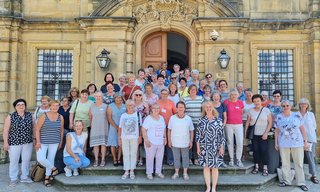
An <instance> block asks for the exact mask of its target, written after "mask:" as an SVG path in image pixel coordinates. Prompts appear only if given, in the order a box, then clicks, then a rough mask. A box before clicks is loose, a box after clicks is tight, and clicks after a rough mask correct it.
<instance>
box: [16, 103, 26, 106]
mask: <svg viewBox="0 0 320 192" xmlns="http://www.w3.org/2000/svg"><path fill="white" fill-rule="evenodd" d="M17 106H25V104H24V103H18V104H17Z"/></svg>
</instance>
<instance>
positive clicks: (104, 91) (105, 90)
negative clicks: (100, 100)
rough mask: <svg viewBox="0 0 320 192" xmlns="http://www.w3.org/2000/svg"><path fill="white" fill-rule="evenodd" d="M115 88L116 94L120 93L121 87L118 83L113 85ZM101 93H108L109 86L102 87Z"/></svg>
mask: <svg viewBox="0 0 320 192" xmlns="http://www.w3.org/2000/svg"><path fill="white" fill-rule="evenodd" d="M113 88H114V92H119V91H120V86H119V85H118V84H116V83H114V84H113ZM100 91H101V92H102V93H106V92H107V86H106V85H105V84H104V85H102V86H101V88H100Z"/></svg>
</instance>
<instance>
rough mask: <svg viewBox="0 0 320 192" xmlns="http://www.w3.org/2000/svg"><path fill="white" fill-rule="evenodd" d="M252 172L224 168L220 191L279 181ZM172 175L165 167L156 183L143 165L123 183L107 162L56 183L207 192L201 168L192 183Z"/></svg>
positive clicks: (193, 171) (77, 187) (67, 187)
mask: <svg viewBox="0 0 320 192" xmlns="http://www.w3.org/2000/svg"><path fill="white" fill-rule="evenodd" d="M252 169H253V163H252V162H244V167H243V168H239V167H227V168H221V169H220V170H219V179H218V189H219V191H238V190H245V191H259V190H262V189H264V188H267V187H268V186H269V185H270V184H272V183H273V182H274V181H275V179H276V178H277V176H276V174H269V176H267V177H264V176H262V175H261V174H257V175H252V174H251V173H250V172H251V170H252ZM173 173H174V168H173V167H169V166H167V165H164V167H163V174H164V175H165V176H166V178H165V179H160V178H156V177H154V179H153V180H148V179H147V178H146V174H145V166H143V167H138V168H137V169H136V171H135V174H136V179H134V180H130V179H126V180H122V179H121V175H122V174H123V170H122V166H119V167H114V166H113V165H112V163H111V161H107V165H106V166H105V167H92V166H91V167H88V168H85V169H83V170H81V173H80V176H77V177H66V176H65V175H64V174H60V175H58V176H57V177H56V179H55V182H56V183H57V184H58V185H59V188H60V189H61V190H64V191H204V189H205V184H204V179H203V175H202V167H199V166H194V165H192V166H190V168H189V176H190V180H189V181H184V180H183V179H182V177H180V178H178V179H176V180H172V179H171V176H172V174H173ZM180 175H182V174H181V173H180Z"/></svg>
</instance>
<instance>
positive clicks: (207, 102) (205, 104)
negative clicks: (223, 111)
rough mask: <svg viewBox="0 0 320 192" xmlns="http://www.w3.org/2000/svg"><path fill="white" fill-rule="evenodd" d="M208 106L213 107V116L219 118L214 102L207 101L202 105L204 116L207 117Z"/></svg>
mask: <svg viewBox="0 0 320 192" xmlns="http://www.w3.org/2000/svg"><path fill="white" fill-rule="evenodd" d="M207 105H211V106H212V115H213V116H214V117H216V118H217V117H219V113H218V111H217V110H216V109H215V108H214V106H213V102H212V101H205V102H203V104H202V116H206V115H207V114H206V110H205V107H206V106H207Z"/></svg>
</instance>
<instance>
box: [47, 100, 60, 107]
mask: <svg viewBox="0 0 320 192" xmlns="http://www.w3.org/2000/svg"><path fill="white" fill-rule="evenodd" d="M55 103H58V104H59V105H60V101H59V100H52V101H50V103H49V107H51V105H53V104H55Z"/></svg>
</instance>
